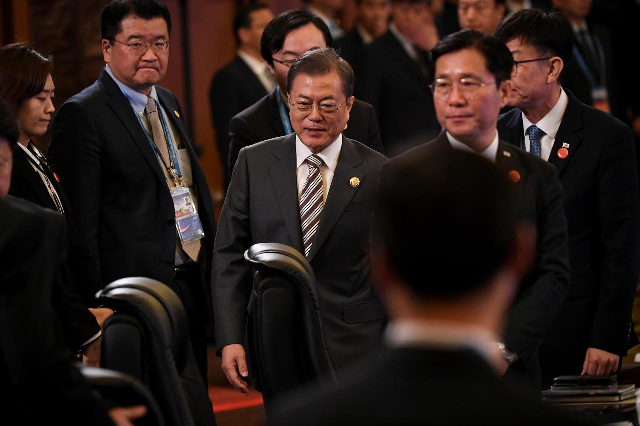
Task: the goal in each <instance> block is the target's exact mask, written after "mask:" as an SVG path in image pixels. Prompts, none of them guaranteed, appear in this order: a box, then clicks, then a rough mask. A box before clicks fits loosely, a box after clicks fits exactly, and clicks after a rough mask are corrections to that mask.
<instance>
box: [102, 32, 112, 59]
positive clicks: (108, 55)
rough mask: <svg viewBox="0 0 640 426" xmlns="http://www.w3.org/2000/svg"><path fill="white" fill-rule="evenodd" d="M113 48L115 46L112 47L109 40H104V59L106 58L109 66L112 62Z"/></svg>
mask: <svg viewBox="0 0 640 426" xmlns="http://www.w3.org/2000/svg"><path fill="white" fill-rule="evenodd" d="M112 48H113V46H112V45H111V42H110V41H109V40H107V39H106V38H103V39H102V57H103V58H104V61H105V62H106V63H107V64H108V63H110V62H111V49H112Z"/></svg>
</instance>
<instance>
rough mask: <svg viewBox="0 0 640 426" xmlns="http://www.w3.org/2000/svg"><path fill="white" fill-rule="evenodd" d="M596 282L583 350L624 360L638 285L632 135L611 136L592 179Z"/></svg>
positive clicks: (621, 131)
mask: <svg viewBox="0 0 640 426" xmlns="http://www.w3.org/2000/svg"><path fill="white" fill-rule="evenodd" d="M598 182H599V183H598V209H599V213H600V220H601V230H600V231H601V232H600V238H601V242H602V247H603V251H604V252H603V257H602V258H603V261H602V277H601V278H600V283H601V284H600V292H599V297H598V304H597V307H596V312H595V318H594V321H593V326H592V329H591V335H590V340H589V346H590V347H594V348H598V349H602V350H605V351H607V352H611V353H615V354H619V355H626V353H627V340H628V336H629V331H630V330H629V326H630V321H631V311H632V308H633V300H634V296H635V292H636V285H637V282H638V257H639V255H640V253H639V248H638V247H639V245H638V232H639V230H638V217H639V214H640V212H639V208H638V177H637V170H636V163H635V150H634V139H633V135H632V133H631V131H630V129H628V128H627V127H626V126H624V127H623V126H621V127H620V129H619V130H618V131H617V132H616V133H615V134H614V135H612V138H611V142H610V143H608V144H607V146H606V147H605V150H604V154H603V157H602V161H601V167H600V173H599V176H598Z"/></svg>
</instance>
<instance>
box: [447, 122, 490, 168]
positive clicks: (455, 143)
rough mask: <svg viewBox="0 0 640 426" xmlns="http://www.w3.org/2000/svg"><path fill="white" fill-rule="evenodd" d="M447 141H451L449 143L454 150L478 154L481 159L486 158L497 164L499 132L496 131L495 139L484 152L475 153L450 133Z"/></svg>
mask: <svg viewBox="0 0 640 426" xmlns="http://www.w3.org/2000/svg"><path fill="white" fill-rule="evenodd" d="M447 139H449V143H450V144H451V147H452V148H454V149H459V150H460V151H467V152H471V153H474V154H478V155H479V156H481V157H484V158H486V159H487V160H489V161H491V162H492V163H495V162H496V156H497V155H498V131H497V130H496V135H495V136H494V137H493V141H491V144H490V145H489V146H488V147H487V148H486V149H485V150H484V151H482V152H475V151H474V150H473V148H470V147H469V146H467V145H466V144H464V143H462V142H460V141H458V140H456V138H454V137H453V136H451V134H450V133H449V132H447Z"/></svg>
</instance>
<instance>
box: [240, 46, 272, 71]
mask: <svg viewBox="0 0 640 426" xmlns="http://www.w3.org/2000/svg"><path fill="white" fill-rule="evenodd" d="M238 56H240V58H241V59H242V60H243V61H245V63H246V64H247V65H248V66H249V68H251V71H253V73H254V74H263V73H264V70H265V69H266V68H267V63H266V62H265V61H263V60H258V59H256V58H254V57H253V56H250V55H249V54H247V53H246V52H243V51H242V50H238Z"/></svg>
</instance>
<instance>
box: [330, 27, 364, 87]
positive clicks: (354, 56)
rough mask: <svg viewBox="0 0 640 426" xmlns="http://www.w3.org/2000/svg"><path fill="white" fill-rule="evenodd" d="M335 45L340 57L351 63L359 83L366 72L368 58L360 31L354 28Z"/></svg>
mask: <svg viewBox="0 0 640 426" xmlns="http://www.w3.org/2000/svg"><path fill="white" fill-rule="evenodd" d="M333 44H334V49H336V50H337V51H338V54H339V55H340V57H341V58H342V59H344V60H345V61H347V62H349V65H351V68H353V74H354V75H355V77H356V81H358V80H359V79H360V76H361V75H362V74H363V73H364V72H366V68H365V63H364V61H365V58H366V52H365V44H364V41H363V40H362V37H361V36H360V32H358V29H357V28H356V27H354V28H353V29H352V30H351V31H349V32H348V33H346V34H345V35H344V36H342V37H340V38H339V39H338V40H336V41H335V42H334V43H333Z"/></svg>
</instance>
